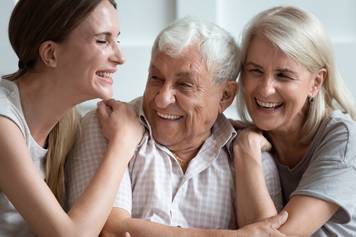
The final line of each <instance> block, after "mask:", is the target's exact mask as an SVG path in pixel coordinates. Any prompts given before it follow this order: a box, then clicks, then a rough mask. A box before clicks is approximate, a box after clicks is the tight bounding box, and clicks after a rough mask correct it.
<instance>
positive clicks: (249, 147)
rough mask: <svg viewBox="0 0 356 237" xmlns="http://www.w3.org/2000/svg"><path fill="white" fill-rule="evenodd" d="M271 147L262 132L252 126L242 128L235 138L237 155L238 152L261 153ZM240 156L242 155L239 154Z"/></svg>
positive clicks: (248, 154) (246, 153)
mask: <svg viewBox="0 0 356 237" xmlns="http://www.w3.org/2000/svg"><path fill="white" fill-rule="evenodd" d="M270 149H271V144H270V143H269V141H268V140H267V139H266V138H265V137H264V136H263V134H262V132H261V131H260V130H258V129H257V128H254V127H251V126H249V127H246V128H244V129H242V130H240V131H239V132H238V135H237V137H236V138H235V140H234V153H235V157H236V154H237V153H240V154H245V155H247V156H250V155H251V154H256V153H258V154H260V153H261V152H262V151H268V150H270ZM238 157H240V155H238ZM253 157H254V156H253ZM256 157H260V156H256ZM260 162H261V161H258V163H260Z"/></svg>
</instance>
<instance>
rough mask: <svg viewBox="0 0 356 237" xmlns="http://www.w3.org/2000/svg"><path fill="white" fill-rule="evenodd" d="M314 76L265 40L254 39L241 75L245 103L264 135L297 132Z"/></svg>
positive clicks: (312, 85) (311, 90)
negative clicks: (276, 132) (275, 132)
mask: <svg viewBox="0 0 356 237" xmlns="http://www.w3.org/2000/svg"><path fill="white" fill-rule="evenodd" d="M315 78H316V74H315V73H311V72H309V71H308V70H307V69H306V68H305V67H304V66H302V65H300V64H298V63H297V62H296V61H294V60H293V59H291V58H290V57H288V56H287V55H285V54H284V53H283V52H282V51H281V50H280V49H278V48H276V47H275V46H274V45H272V44H271V43H270V42H269V41H268V40H267V39H265V38H261V37H258V36H256V37H254V38H253V39H252V41H251V43H250V46H249V48H248V51H247V57H246V61H245V63H244V66H243V72H242V85H243V90H244V99H245V101H246V106H247V109H248V112H249V114H250V116H251V118H252V120H253V121H254V123H255V124H256V126H257V127H258V128H260V129H262V130H266V131H284V132H288V131H293V130H296V129H300V128H301V126H302V124H303V122H304V120H305V114H306V111H307V106H308V102H307V98H308V96H311V95H313V93H314V91H315V86H314V85H315V84H314V81H315Z"/></svg>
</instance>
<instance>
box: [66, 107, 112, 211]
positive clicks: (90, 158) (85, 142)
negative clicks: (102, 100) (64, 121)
mask: <svg viewBox="0 0 356 237" xmlns="http://www.w3.org/2000/svg"><path fill="white" fill-rule="evenodd" d="M77 137H78V139H77V141H76V143H75V145H74V147H73V149H72V151H71V152H70V154H69V156H68V160H67V163H66V188H67V201H68V205H69V207H70V206H72V205H73V204H74V202H75V201H76V200H77V199H78V198H79V197H80V195H81V194H82V193H83V192H84V190H85V188H86V187H87V186H88V184H89V182H90V180H91V179H92V177H93V176H94V175H95V173H96V170H97V169H98V167H99V165H100V162H101V157H102V156H103V154H104V152H105V150H106V146H107V142H106V140H105V138H104V137H103V136H102V134H101V129H100V125H99V121H98V119H97V117H96V113H95V111H91V112H89V113H88V114H87V115H85V117H84V118H83V119H82V121H81V127H80V131H79V135H78V136H77Z"/></svg>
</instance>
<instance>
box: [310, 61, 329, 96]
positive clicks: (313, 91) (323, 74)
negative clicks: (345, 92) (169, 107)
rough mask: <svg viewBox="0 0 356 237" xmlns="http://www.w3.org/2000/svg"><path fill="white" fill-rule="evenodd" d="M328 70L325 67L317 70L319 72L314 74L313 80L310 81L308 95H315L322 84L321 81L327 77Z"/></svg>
mask: <svg viewBox="0 0 356 237" xmlns="http://www.w3.org/2000/svg"><path fill="white" fill-rule="evenodd" d="M327 74H328V71H327V70H326V69H325V68H322V69H320V70H319V72H318V73H317V74H316V76H315V77H314V80H313V82H312V87H311V90H310V93H309V96H310V97H315V96H316V95H317V94H318V93H319V91H320V89H321V87H322V86H323V83H324V81H325V79H326V77H327Z"/></svg>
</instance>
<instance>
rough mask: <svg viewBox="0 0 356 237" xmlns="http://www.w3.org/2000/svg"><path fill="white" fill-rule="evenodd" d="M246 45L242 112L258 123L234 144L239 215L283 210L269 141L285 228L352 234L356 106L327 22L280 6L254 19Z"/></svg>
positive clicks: (249, 218)
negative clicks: (271, 183)
mask: <svg viewBox="0 0 356 237" xmlns="http://www.w3.org/2000/svg"><path fill="white" fill-rule="evenodd" d="M241 47H242V54H243V55H242V57H243V62H242V74H241V76H240V84H241V88H240V94H239V103H240V104H239V107H238V108H239V114H240V116H241V117H242V118H244V120H245V121H249V122H252V123H253V124H254V125H255V127H256V128H254V129H246V130H244V132H241V133H240V135H239V138H238V140H237V141H238V142H235V145H234V153H235V167H237V168H236V186H237V193H239V195H238V197H237V198H238V200H237V203H238V208H237V210H238V211H239V212H238V219H239V223H240V224H241V225H246V224H249V223H252V222H255V221H258V220H259V219H263V218H266V217H268V216H271V215H274V214H275V213H276V208H275V207H274V205H273V202H272V201H271V199H270V197H269V195H268V192H267V190H266V185H265V184H264V181H263V174H262V169H261V152H260V150H261V148H262V147H263V146H266V145H268V143H270V144H271V145H272V150H271V152H272V154H273V155H274V157H275V160H276V162H277V166H278V168H279V172H280V178H281V183H282V189H283V195H284V205H285V206H284V209H285V210H287V211H288V213H289V218H288V221H287V222H286V223H285V224H284V225H283V226H282V227H281V228H280V229H279V230H280V231H281V232H283V233H285V234H288V235H296V236H310V235H313V236H320V237H321V236H353V235H354V234H355V233H356V182H355V180H356V123H355V119H356V111H355V108H356V107H355V104H354V100H353V98H352V97H351V95H350V93H349V92H348V91H347V89H346V88H345V86H344V84H343V81H342V79H341V78H340V77H339V75H338V74H337V71H336V68H335V64H334V60H333V56H332V52H331V45H330V42H329V40H328V37H327V35H326V33H325V32H324V29H323V27H322V26H321V24H320V23H319V21H318V20H317V19H316V18H315V17H314V16H313V15H311V14H309V13H306V12H305V11H303V10H300V9H297V8H295V7H276V8H272V9H269V10H266V11H264V12H262V13H260V14H258V15H257V16H256V17H255V18H254V19H252V21H251V22H250V23H249V24H248V25H247V28H246V29H245V31H244V34H243V37H242V46H241ZM262 134H263V135H264V136H262ZM265 138H266V139H265ZM267 140H268V141H267ZM301 226H302V228H301Z"/></svg>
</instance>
